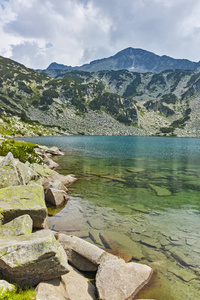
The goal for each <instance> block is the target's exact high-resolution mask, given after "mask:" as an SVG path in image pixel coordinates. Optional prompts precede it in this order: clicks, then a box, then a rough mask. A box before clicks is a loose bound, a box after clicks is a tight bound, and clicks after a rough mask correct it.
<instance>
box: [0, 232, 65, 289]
mask: <svg viewBox="0 0 200 300" xmlns="http://www.w3.org/2000/svg"><path fill="white" fill-rule="evenodd" d="M0 271H1V273H2V274H3V276H4V277H9V278H10V279H12V280H13V281H15V282H17V283H18V284H20V285H32V286H34V285H36V284H38V283H39V282H40V281H43V280H50V279H53V278H57V277H60V276H61V275H64V274H66V273H68V272H69V266H68V263H67V255H66V253H65V251H64V249H63V247H62V246H61V245H60V244H59V243H58V242H57V241H56V239H55V237H54V235H53V233H52V232H51V231H50V230H40V231H37V232H35V233H32V234H29V235H28V236H18V237H15V238H12V239H2V240H0Z"/></svg>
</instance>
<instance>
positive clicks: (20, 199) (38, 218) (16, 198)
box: [0, 185, 47, 228]
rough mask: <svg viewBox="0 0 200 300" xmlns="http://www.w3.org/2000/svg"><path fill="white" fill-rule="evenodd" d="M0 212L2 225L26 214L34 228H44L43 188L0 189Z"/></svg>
mask: <svg viewBox="0 0 200 300" xmlns="http://www.w3.org/2000/svg"><path fill="white" fill-rule="evenodd" d="M0 211H1V214H2V215H3V218H4V223H5V222H9V221H11V220H13V219H14V218H16V217H19V216H21V215H24V214H28V215H29V216H30V217H31V219H32V220H33V227H34V228H45V227H46V225H47V224H46V218H47V208H46V205H45V201H44V191H43V187H42V186H39V185H30V186H11V187H7V188H3V189H0Z"/></svg>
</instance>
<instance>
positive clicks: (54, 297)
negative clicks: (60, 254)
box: [36, 266, 96, 300]
mask: <svg viewBox="0 0 200 300" xmlns="http://www.w3.org/2000/svg"><path fill="white" fill-rule="evenodd" d="M69 268H70V272H69V273H68V274H66V275H63V276H61V279H58V278H56V279H53V280H50V281H45V282H41V283H39V285H38V286H37V288H36V292H37V295H36V300H58V299H59V300H80V299H84V300H92V299H96V289H95V286H94V285H93V284H92V283H91V282H90V281H89V280H88V279H87V278H85V277H84V276H83V275H82V274H81V273H79V272H78V271H77V270H76V269H74V268H72V267H71V266H69Z"/></svg>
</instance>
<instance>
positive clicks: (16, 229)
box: [0, 215, 33, 237]
mask: <svg viewBox="0 0 200 300" xmlns="http://www.w3.org/2000/svg"><path fill="white" fill-rule="evenodd" d="M32 228H33V220H32V219H31V217H30V216H29V215H23V216H20V217H17V218H15V219H14V220H12V221H11V222H8V223H7V224H4V225H2V226H1V227H0V237H2V236H5V237H9V236H18V235H27V234H30V233H32Z"/></svg>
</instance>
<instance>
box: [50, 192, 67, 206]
mask: <svg viewBox="0 0 200 300" xmlns="http://www.w3.org/2000/svg"><path fill="white" fill-rule="evenodd" d="M68 200H69V196H68V194H67V193H66V192H65V191H63V190H58V189H54V188H48V189H47V190H46V191H45V201H46V202H48V203H51V204H53V205H55V206H58V207H59V206H63V205H64V204H65V203H66V202H67V201H68Z"/></svg>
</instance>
